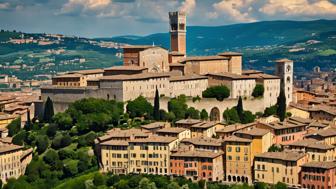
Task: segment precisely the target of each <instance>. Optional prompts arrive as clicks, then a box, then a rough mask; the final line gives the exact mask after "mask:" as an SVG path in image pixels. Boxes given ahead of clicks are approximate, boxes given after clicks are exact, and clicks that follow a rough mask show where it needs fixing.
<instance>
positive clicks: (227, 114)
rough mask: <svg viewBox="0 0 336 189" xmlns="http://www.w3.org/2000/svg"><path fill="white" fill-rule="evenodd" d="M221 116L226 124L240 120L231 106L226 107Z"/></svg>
mask: <svg viewBox="0 0 336 189" xmlns="http://www.w3.org/2000/svg"><path fill="white" fill-rule="evenodd" d="M223 118H224V119H225V121H226V123H227V124H233V123H239V122H240V119H239V115H238V113H237V110H236V108H235V107H233V108H231V109H226V110H225V111H224V112H223Z"/></svg>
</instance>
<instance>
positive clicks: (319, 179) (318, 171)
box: [300, 161, 336, 189]
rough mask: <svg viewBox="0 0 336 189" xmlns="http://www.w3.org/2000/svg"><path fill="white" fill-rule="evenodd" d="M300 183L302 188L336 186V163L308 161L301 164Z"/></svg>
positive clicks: (322, 188) (324, 188)
mask: <svg viewBox="0 0 336 189" xmlns="http://www.w3.org/2000/svg"><path fill="white" fill-rule="evenodd" d="M301 167H302V168H301V174H300V183H301V186H302V188H316V189H317V188H320V189H327V188H335V187H336V163H335V162H334V161H326V162H308V163H305V164H303V165H302V166H301Z"/></svg>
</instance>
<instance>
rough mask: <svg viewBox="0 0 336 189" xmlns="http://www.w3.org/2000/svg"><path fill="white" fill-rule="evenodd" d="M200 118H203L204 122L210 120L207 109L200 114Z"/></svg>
mask: <svg viewBox="0 0 336 189" xmlns="http://www.w3.org/2000/svg"><path fill="white" fill-rule="evenodd" d="M200 117H201V119H202V120H208V118H209V114H208V112H207V111H206V110H205V109H203V110H202V111H201V113H200Z"/></svg>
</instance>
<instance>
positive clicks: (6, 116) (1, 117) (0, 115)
mask: <svg viewBox="0 0 336 189" xmlns="http://www.w3.org/2000/svg"><path fill="white" fill-rule="evenodd" d="M15 118H16V116H15V115H11V114H6V113H0V120H7V119H15Z"/></svg>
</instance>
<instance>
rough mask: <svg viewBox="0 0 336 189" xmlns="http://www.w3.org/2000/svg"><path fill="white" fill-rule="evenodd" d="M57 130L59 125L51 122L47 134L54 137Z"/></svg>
mask: <svg viewBox="0 0 336 189" xmlns="http://www.w3.org/2000/svg"><path fill="white" fill-rule="evenodd" d="M56 132H57V125H55V124H49V126H48V129H47V135H48V136H49V137H54V136H55V135H56Z"/></svg>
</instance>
